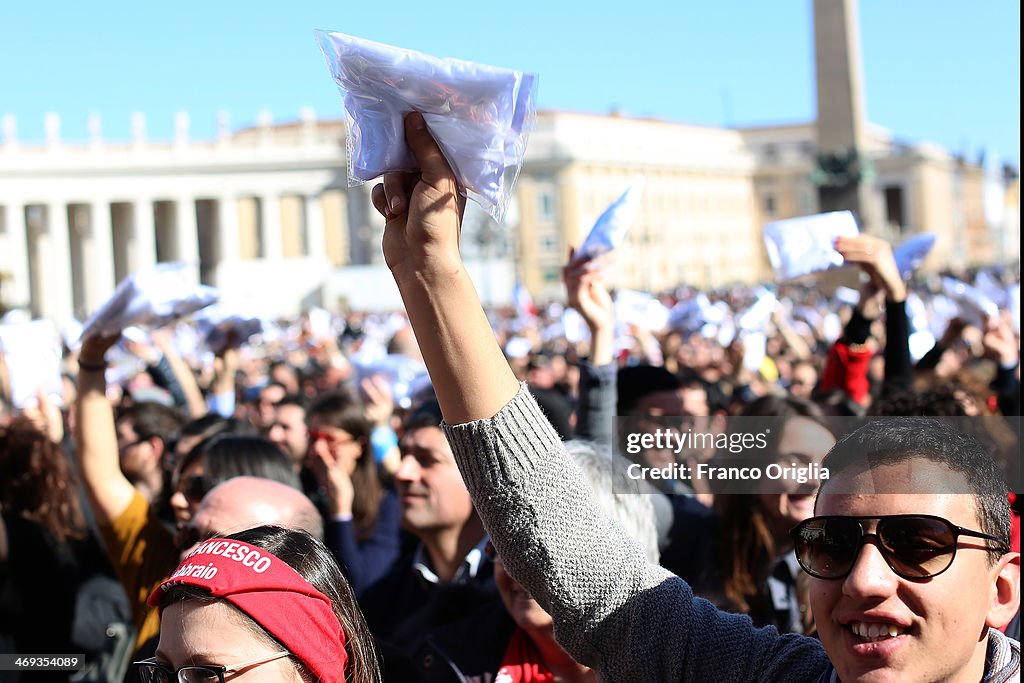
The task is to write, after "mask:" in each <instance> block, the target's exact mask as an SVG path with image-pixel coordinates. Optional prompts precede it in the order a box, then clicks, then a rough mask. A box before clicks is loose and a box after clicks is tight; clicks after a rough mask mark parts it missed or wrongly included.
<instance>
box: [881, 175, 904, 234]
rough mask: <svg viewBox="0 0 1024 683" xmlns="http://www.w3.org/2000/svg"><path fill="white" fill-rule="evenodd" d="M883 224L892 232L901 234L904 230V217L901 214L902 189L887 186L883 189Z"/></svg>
mask: <svg viewBox="0 0 1024 683" xmlns="http://www.w3.org/2000/svg"><path fill="white" fill-rule="evenodd" d="M885 222H886V224H887V225H889V226H890V227H891V228H894V232H896V233H902V232H903V231H904V230H905V229H906V225H907V223H906V216H905V215H904V212H903V188H902V187H900V186H898V185H889V186H887V187H886V188H885Z"/></svg>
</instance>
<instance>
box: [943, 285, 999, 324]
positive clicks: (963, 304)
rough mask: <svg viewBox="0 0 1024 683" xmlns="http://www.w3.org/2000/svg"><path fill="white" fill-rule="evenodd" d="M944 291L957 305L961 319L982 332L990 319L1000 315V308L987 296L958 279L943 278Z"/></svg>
mask: <svg viewBox="0 0 1024 683" xmlns="http://www.w3.org/2000/svg"><path fill="white" fill-rule="evenodd" d="M942 291H943V292H944V293H945V294H946V296H948V297H949V298H950V299H952V300H953V302H954V303H955V304H956V305H957V308H958V309H959V317H960V318H962V319H963V320H965V321H966V322H967V323H968V324H969V325H974V326H975V327H977V328H978V329H980V330H983V329H985V324H986V322H987V321H988V319H989V318H995V317H997V316H998V315H999V307H998V306H996V304H995V302H993V301H992V300H991V299H989V298H988V297H987V296H985V295H984V294H983V293H982V292H981V290H979V289H977V288H976V287H971V286H970V285H969V284H967V283H966V282H961V281H960V280H957V279H956V278H952V277H944V278H942Z"/></svg>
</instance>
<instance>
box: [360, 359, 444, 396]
mask: <svg viewBox="0 0 1024 683" xmlns="http://www.w3.org/2000/svg"><path fill="white" fill-rule="evenodd" d="M352 364H353V365H355V367H356V385H357V386H358V385H359V383H360V382H362V380H364V379H367V378H370V377H380V378H382V379H383V380H384V381H385V382H386V383H387V385H388V388H389V389H390V391H391V397H392V398H393V399H394V401H395V405H397V406H399V407H401V408H409V407H410V406H411V405H412V399H413V395H414V393H415V390H416V388H417V387H418V386H420V385H421V384H422V383H421V382H420V381H419V380H421V379H422V378H423V377H425V376H426V374H427V369H426V367H424V366H423V364H422V363H420V362H419V361H416V360H413V359H412V358H409V357H408V356H403V355H401V354H394V353H392V354H388V355H387V356H384V357H383V358H375V359H372V360H367V359H363V358H360V357H359V356H358V355H356V356H355V357H354V358H353V359H352Z"/></svg>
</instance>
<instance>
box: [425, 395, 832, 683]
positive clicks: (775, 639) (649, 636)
mask: <svg viewBox="0 0 1024 683" xmlns="http://www.w3.org/2000/svg"><path fill="white" fill-rule="evenodd" d="M444 429H445V431H446V433H447V436H448V440H449V442H450V443H451V445H452V450H453V451H454V453H455V458H456V460H457V462H458V464H459V469H460V470H461V471H462V475H463V478H464V479H465V481H466V486H467V487H468V488H469V491H470V494H471V495H472V497H473V502H474V504H475V505H476V508H477V511H478V512H479V513H480V516H481V518H482V519H483V522H484V525H485V526H486V527H487V531H488V532H489V533H490V534H491V539H492V541H493V543H494V545H495V547H496V548H497V550H498V553H499V554H500V555H501V557H502V559H503V561H504V563H505V566H506V567H507V568H508V570H509V572H510V573H511V574H512V575H513V576H514V577H515V578H516V579H517V580H518V581H519V582H520V583H522V584H523V585H524V586H525V587H526V588H527V590H529V591H530V593H531V594H532V595H533V596H534V598H535V599H536V600H537V601H538V602H539V603H540V604H541V606H543V607H544V609H546V610H547V611H548V612H549V613H550V614H551V615H552V616H553V618H554V622H555V636H556V637H557V638H558V641H559V642H560V643H561V644H562V646H563V647H564V648H565V649H566V651H568V652H569V653H570V654H571V655H572V656H573V657H575V658H576V659H577V661H580V662H582V663H584V664H587V665H588V666H590V667H592V668H594V669H596V670H597V671H598V672H599V674H600V677H601V680H603V681H609V682H617V681H672V682H674V681H816V680H819V679H821V678H822V677H823V674H825V672H826V669H827V668H829V667H828V660H827V658H826V656H825V652H824V650H823V649H822V647H821V645H820V643H818V641H816V640H813V639H810V638H803V637H800V636H796V635H792V634H790V635H779V633H778V632H777V631H776V630H775V629H774V628H770V627H769V628H763V629H755V628H754V627H753V625H752V624H751V622H750V619H749V618H747V617H745V616H740V615H734V614H726V613H724V612H721V611H719V610H718V609H717V608H716V607H715V606H714V605H712V604H711V603H709V602H707V601H705V600H702V599H699V598H695V597H694V595H693V591H691V590H690V587H689V586H688V585H687V584H686V582H685V581H683V580H682V579H680V578H678V577H676V576H675V575H673V574H671V573H669V572H668V571H666V570H664V569H662V568H660V567H658V566H656V565H652V564H649V563H648V561H647V559H646V557H645V555H644V552H643V551H642V550H641V548H640V547H639V546H638V545H637V544H636V543H635V542H634V541H632V540H631V539H630V538H629V537H628V536H626V534H625V532H623V531H622V529H621V528H620V527H619V526H617V525H616V524H614V523H613V522H611V521H609V520H607V519H606V518H604V517H603V516H602V515H601V514H600V512H599V511H598V509H597V507H596V505H595V503H594V501H593V500H592V497H591V494H590V489H589V488H588V486H587V484H586V483H585V482H584V480H583V476H582V473H581V472H580V470H579V469H578V467H577V466H576V465H575V463H574V462H573V461H572V459H571V458H570V457H569V456H568V454H567V453H566V451H565V448H564V447H563V446H562V444H561V442H560V441H559V439H558V435H557V434H556V433H555V431H554V430H553V429H552V428H551V427H550V425H549V424H548V423H547V421H546V419H545V418H544V415H543V413H542V412H541V410H540V408H539V407H538V406H537V404H536V402H535V401H534V400H533V398H532V397H531V396H530V394H529V392H528V391H526V389H525V387H521V388H520V392H519V394H518V395H517V396H516V397H515V398H514V399H513V400H512V401H510V402H509V403H508V404H507V405H506V406H505V407H504V408H502V409H501V411H500V412H499V413H498V414H497V415H495V416H494V417H493V418H491V419H489V420H480V421H477V422H471V423H467V424H462V425H447V424H446V425H444Z"/></svg>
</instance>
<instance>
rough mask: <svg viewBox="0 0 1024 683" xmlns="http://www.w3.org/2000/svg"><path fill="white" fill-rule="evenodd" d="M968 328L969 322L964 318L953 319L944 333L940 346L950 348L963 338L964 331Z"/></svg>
mask: <svg viewBox="0 0 1024 683" xmlns="http://www.w3.org/2000/svg"><path fill="white" fill-rule="evenodd" d="M966 327H967V321H966V320H964V319H963V318H953V319H951V320H950V321H949V324H947V325H946V331H945V332H943V333H942V339H941V340H940V342H939V345H940V346H942V347H943V348H948V347H950V346H952V345H953V342H955V341H956V340H957V339H959V338H960V337H962V336H963V334H964V329H965V328H966Z"/></svg>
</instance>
